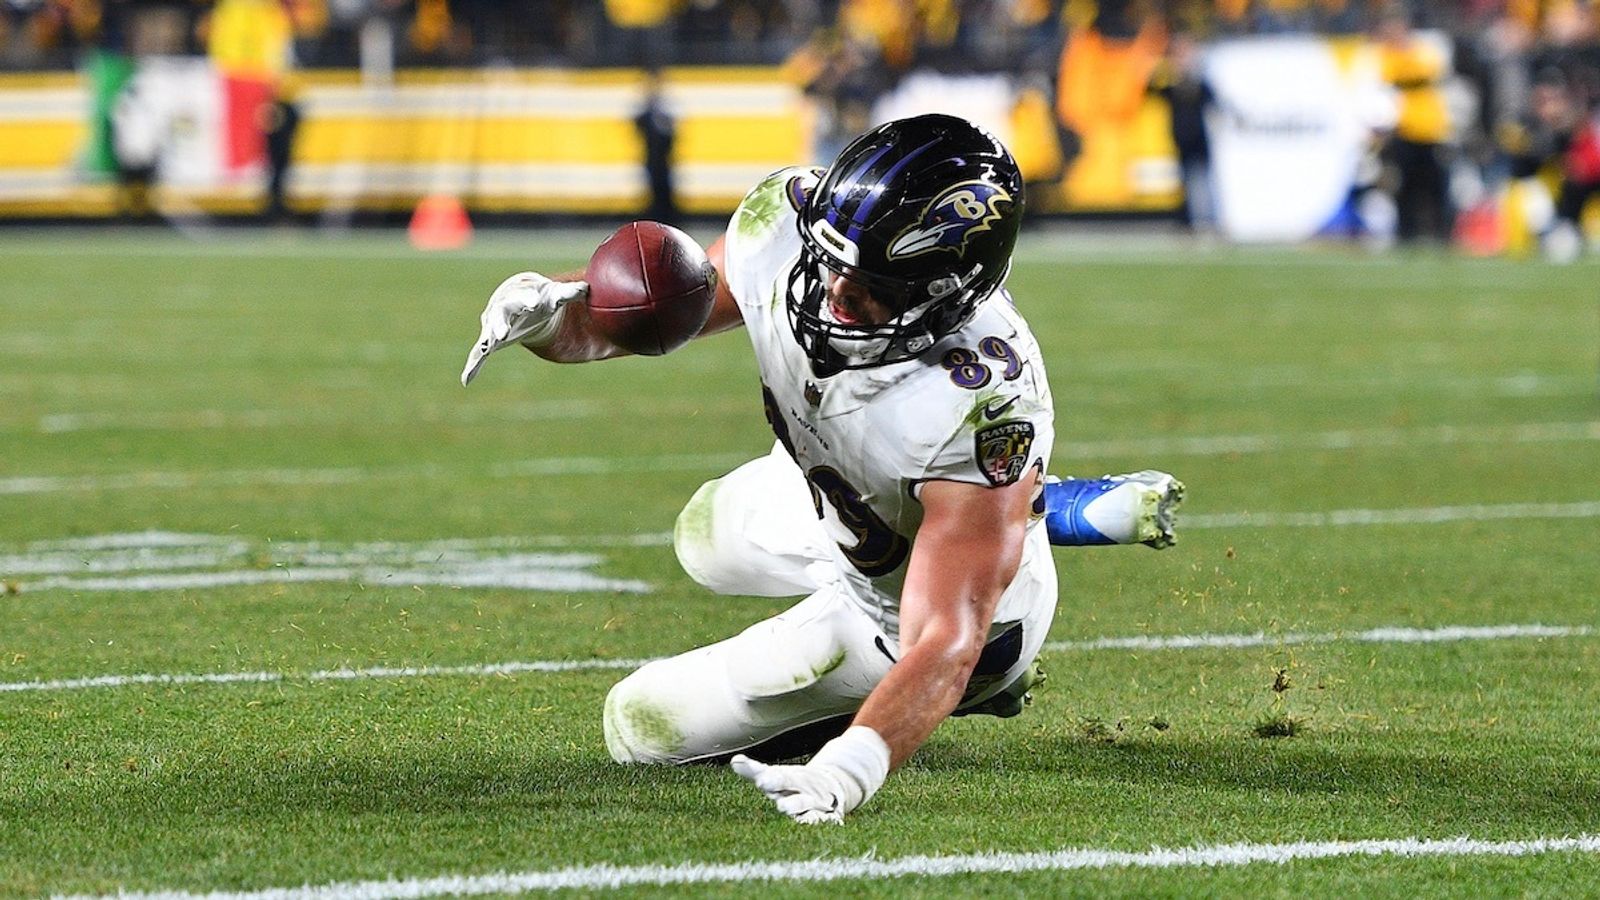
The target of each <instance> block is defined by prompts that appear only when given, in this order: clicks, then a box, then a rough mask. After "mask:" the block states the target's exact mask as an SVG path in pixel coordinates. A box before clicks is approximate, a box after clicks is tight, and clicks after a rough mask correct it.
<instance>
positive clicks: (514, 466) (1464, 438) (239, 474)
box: [0, 421, 1600, 494]
mask: <svg viewBox="0 0 1600 900" xmlns="http://www.w3.org/2000/svg"><path fill="white" fill-rule="evenodd" d="M1585 441H1600V421H1591V422H1530V423H1523V424H1518V425H1496V426H1481V427H1480V426H1460V425H1438V426H1430V427H1424V428H1370V429H1349V430H1336V431H1315V432H1306V433H1303V434H1293V433H1268V434H1231V435H1200V436H1192V437H1149V438H1130V439H1125V440H1108V441H1072V442H1064V443H1060V444H1057V445H1056V454H1057V456H1058V457H1062V458H1066V459H1082V458H1085V457H1095V458H1103V457H1110V456H1125V457H1148V456H1168V457H1172V456H1198V457H1205V456H1232V455H1238V454H1248V453H1277V452H1284V451H1296V450H1301V451H1303V450H1326V451H1340V450H1359V449H1382V448H1409V447H1435V446H1453V445H1464V444H1538V443H1561V442H1585ZM752 455H753V454H746V453H680V454H661V455H657V456H637V457H600V456H554V457H545V458H539V459H526V460H515V461H511V462H505V463H500V464H497V465H493V466H490V467H489V468H488V469H486V470H483V472H482V474H484V475H487V476H488V477H491V478H526V477H530V476H552V475H617V474H627V473H632V472H668V471H672V472H676V471H697V470H705V471H720V470H724V469H727V468H730V467H733V466H736V465H738V464H740V463H742V462H744V461H746V460H747V459H749V458H751V456H752ZM470 474H471V472H470V470H456V469H451V468H448V467H445V466H440V465H436V464H428V463H423V464H417V465H405V466H389V467H359V466H349V467H330V468H315V469H224V470H220V471H213V472H203V471H147V472H121V473H109V474H103V475H13V476H10V477H5V478H0V494H48V493H66V492H77V491H112V490H138V489H153V490H160V489H168V490H184V489H191V488H197V487H242V486H252V485H333V484H359V483H362V482H367V481H382V480H394V479H403V478H440V477H449V478H459V477H465V476H467V475H470Z"/></svg>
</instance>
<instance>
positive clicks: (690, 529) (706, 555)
mask: <svg viewBox="0 0 1600 900" xmlns="http://www.w3.org/2000/svg"><path fill="white" fill-rule="evenodd" d="M721 485H722V479H720V478H714V479H712V480H711V481H708V482H706V483H705V484H702V485H700V489H699V490H697V491H695V492H694V496H693V497H690V498H689V502H688V503H685V504H684V506H683V511H682V512H680V513H678V521H677V523H676V524H675V525H673V528H672V549H673V550H674V551H675V552H676V553H677V555H678V565H680V566H682V567H683V571H684V572H687V573H688V575H689V577H690V578H693V579H694V580H695V582H696V583H697V584H699V585H701V586H702V587H707V588H711V589H712V590H716V586H715V585H714V584H713V583H712V582H714V581H715V579H714V578H713V577H712V573H713V572H714V571H715V569H716V564H717V533H716V530H715V529H716V498H717V488H718V487H720V486H721Z"/></svg>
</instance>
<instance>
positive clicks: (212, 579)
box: [25, 563, 650, 594]
mask: <svg viewBox="0 0 1600 900" xmlns="http://www.w3.org/2000/svg"><path fill="white" fill-rule="evenodd" d="M328 581H335V582H338V581H359V582H362V583H364V584H374V585H377V584H392V585H405V586H413V585H414V586H419V587H420V586H421V585H425V584H426V585H439V586H443V587H452V588H463V587H493V588H512V589H515V590H525V591H621V592H624V593H629V594H646V593H649V592H650V583H649V582H647V581H638V580H635V579H631V578H602V577H600V576H598V575H594V574H592V573H590V572H585V571H582V570H573V571H567V570H563V569H561V568H554V567H544V566H537V565H534V566H528V565H522V566H518V565H514V564H513V565H504V566H491V565H489V564H488V563H479V564H477V566H476V567H471V566H468V567H461V568H457V569H452V570H448V571H431V570H399V571H392V570H389V569H373V568H366V569H363V568H355V567H351V566H306V567H303V568H293V569H290V568H282V569H256V570H249V569H245V570H235V571H228V572H167V573H161V574H157V575H133V576H125V577H120V578H67V577H64V576H56V577H52V578H43V579H40V580H38V581H30V582H27V584H26V585H25V589H26V590H27V591H29V592H33V591H48V590H69V591H174V590H192V589H198V588H212V587H229V586H235V585H241V584H305V583H310V582H328Z"/></svg>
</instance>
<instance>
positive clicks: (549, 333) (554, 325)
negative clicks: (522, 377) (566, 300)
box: [517, 305, 567, 350]
mask: <svg viewBox="0 0 1600 900" xmlns="http://www.w3.org/2000/svg"><path fill="white" fill-rule="evenodd" d="M566 314H567V307H566V306H565V305H562V306H558V307H556V311H555V312H554V313H551V314H550V318H548V319H545V320H544V321H543V322H540V323H539V324H538V325H535V326H533V330H531V331H529V332H528V333H527V334H525V335H523V336H522V337H521V338H520V339H519V340H518V341H517V343H519V344H521V345H522V346H524V347H527V348H528V349H530V350H537V349H539V348H541V347H548V346H550V344H551V343H553V342H554V341H555V339H556V333H557V332H559V331H560V330H561V320H562V319H564V318H566Z"/></svg>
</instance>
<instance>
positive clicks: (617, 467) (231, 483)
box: [0, 453, 756, 494]
mask: <svg viewBox="0 0 1600 900" xmlns="http://www.w3.org/2000/svg"><path fill="white" fill-rule="evenodd" d="M755 455H756V454H754V453H693V454H675V455H674V454H668V455H662V456H638V457H615V456H556V457H547V458H544V459H526V460H517V461H513V462H508V463H501V464H498V465H494V466H490V467H489V468H488V469H487V470H481V471H480V473H479V474H482V475H487V476H488V477H491V478H524V477H529V476H551V475H623V474H634V473H639V472H680V471H689V472H693V471H700V470H704V471H706V472H708V473H712V472H720V471H723V470H726V469H728V468H730V467H732V466H736V465H738V464H740V463H742V462H745V461H747V460H749V459H752V458H754V457H755ZM473 474H474V473H473V472H472V471H471V470H462V469H450V468H447V467H444V466H439V465H435V464H431V463H423V464H419V465H411V466H389V467H358V466H349V467H343V468H327V469H223V470H219V471H214V472H196V471H187V472H183V471H155V472H120V473H111V474H105V475H14V476H11V477H9V478H0V494H53V493H67V492H78V491H121V490H160V489H166V490H190V489H193V488H200V487H249V486H259V485H291V486H292V485H334V484H359V483H362V482H368V481H388V480H395V479H403V478H464V477H471V476H472V475H473Z"/></svg>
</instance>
